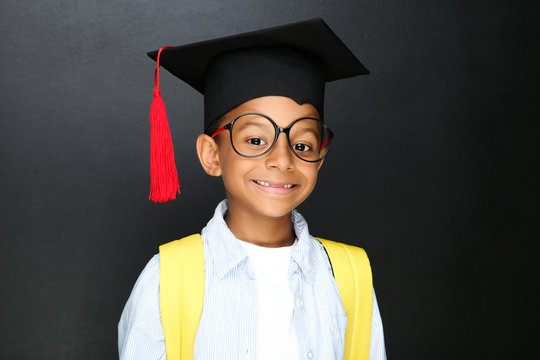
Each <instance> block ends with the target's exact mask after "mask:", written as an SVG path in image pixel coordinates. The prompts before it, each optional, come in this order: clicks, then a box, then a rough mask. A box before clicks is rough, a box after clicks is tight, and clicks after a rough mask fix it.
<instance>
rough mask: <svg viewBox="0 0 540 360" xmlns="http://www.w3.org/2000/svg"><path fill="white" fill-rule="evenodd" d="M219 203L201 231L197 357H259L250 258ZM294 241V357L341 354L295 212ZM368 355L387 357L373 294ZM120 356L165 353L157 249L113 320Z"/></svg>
mask: <svg viewBox="0 0 540 360" xmlns="http://www.w3.org/2000/svg"><path fill="white" fill-rule="evenodd" d="M226 211H227V202H226V201H225V200H224V201H222V202H221V203H220V204H219V205H218V207H217V208H216V211H215V213H214V217H213V218H212V219H211V220H210V221H209V222H208V224H207V226H206V227H205V228H204V229H203V230H202V233H201V235H202V240H203V246H204V266H205V290H204V291H205V293H204V294H205V295H204V303H203V313H202V316H201V320H200V322H199V327H198V330H197V335H196V338H195V346H194V358H195V359H231V360H232V359H251V360H255V359H256V358H257V328H258V327H257V325H258V298H257V286H256V283H255V277H254V275H253V271H252V269H251V266H250V264H249V256H248V255H247V253H246V252H245V250H244V249H243V248H242V246H241V245H240V243H239V241H238V240H237V239H236V238H235V237H234V235H233V234H232V233H231V231H230V230H229V228H228V227H227V225H226V223H225V221H224V219H223V216H224V214H225V213H226ZM292 221H293V225H294V230H295V233H296V236H297V241H296V242H295V244H294V245H293V247H292V249H291V260H290V262H289V269H288V275H289V284H290V288H291V290H292V293H293V296H294V299H295V301H294V304H295V305H294V306H295V308H294V315H293V321H294V326H295V328H296V333H297V339H298V350H299V354H300V359H304V358H306V359H329V360H330V359H342V358H343V351H344V339H345V329H346V326H347V316H346V314H345V309H344V308H343V305H342V303H341V298H340V296H339V290H338V287H337V284H336V282H335V280H334V277H333V275H332V269H331V265H330V262H329V260H328V256H327V255H326V252H325V250H324V248H323V246H322V245H321V244H320V243H319V242H318V241H317V240H316V239H315V238H313V237H312V236H311V235H310V234H309V230H308V227H307V224H306V221H305V220H304V218H303V217H302V216H301V215H300V214H299V213H298V212H297V211H293V213H292ZM372 312H373V315H372V327H371V347H370V359H371V360H379V359H386V352H385V348H384V335H383V328H382V321H381V317H380V314H379V308H378V305H377V300H376V297H375V293H373V309H372ZM118 348H119V353H120V359H121V360H124V359H141V360H142V359H144V360H150V359H156V360H157V359H163V360H165V359H166V355H165V342H164V335H163V329H162V326H161V317H160V310H159V254H158V255H155V256H154V257H153V258H152V259H151V260H150V262H149V263H148V264H147V265H146V267H145V269H144V270H143V272H142V273H141V275H140V276H139V278H138V280H137V282H136V283H135V286H134V288H133V291H132V293H131V295H130V297H129V300H128V302H127V303H126V306H125V308H124V311H123V312H122V316H121V318H120V322H119V324H118Z"/></svg>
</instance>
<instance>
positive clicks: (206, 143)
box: [197, 134, 221, 176]
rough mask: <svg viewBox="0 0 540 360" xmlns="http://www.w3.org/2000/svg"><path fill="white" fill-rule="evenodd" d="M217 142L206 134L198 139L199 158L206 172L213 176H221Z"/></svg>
mask: <svg viewBox="0 0 540 360" xmlns="http://www.w3.org/2000/svg"><path fill="white" fill-rule="evenodd" d="M218 148H219V147H218V144H217V143H216V141H215V140H214V139H213V138H211V137H210V136H208V135H206V134H201V135H199V137H197V156H198V157H199V161H200V162H201V165H202V167H203V169H204V171H205V172H206V173H207V174H208V175H211V176H221V165H220V162H219V151H218Z"/></svg>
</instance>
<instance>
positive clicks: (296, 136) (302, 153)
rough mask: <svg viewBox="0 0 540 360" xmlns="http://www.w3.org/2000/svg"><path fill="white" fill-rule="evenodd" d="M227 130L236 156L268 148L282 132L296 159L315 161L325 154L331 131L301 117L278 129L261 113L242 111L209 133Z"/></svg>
mask: <svg viewBox="0 0 540 360" xmlns="http://www.w3.org/2000/svg"><path fill="white" fill-rule="evenodd" d="M225 130H229V133H230V137H231V144H232V147H233V149H234V151H236V153H237V154H238V155H240V156H243V157H246V158H255V157H259V156H263V155H264V154H266V153H268V152H269V151H270V150H272V148H273V146H274V145H275V143H276V142H277V139H278V137H279V134H280V133H285V135H286V136H287V141H288V143H289V148H290V149H291V150H292V152H293V154H294V155H296V156H297V157H298V158H299V159H301V160H304V161H307V162H317V161H320V160H322V159H324V157H325V156H326V154H327V153H328V148H329V145H330V141H331V140H332V138H333V137H334V134H333V133H332V131H331V130H330V129H329V128H328V126H326V124H324V123H323V122H322V121H321V120H319V119H317V118H311V117H304V118H300V119H297V120H294V121H293V122H292V123H291V124H290V125H289V126H288V127H286V128H281V127H279V126H277V125H276V123H275V122H274V121H273V120H272V119H271V118H269V117H268V116H266V115H264V114H259V113H246V114H242V115H240V116H237V117H236V118H235V119H234V120H232V121H231V122H230V123H228V124H226V125H225V126H223V127H221V128H219V129H218V130H216V131H215V132H214V133H213V134H212V135H211V136H212V137H216V136H217V135H218V134H220V133H221V132H223V131H225Z"/></svg>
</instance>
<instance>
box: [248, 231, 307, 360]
mask: <svg viewBox="0 0 540 360" xmlns="http://www.w3.org/2000/svg"><path fill="white" fill-rule="evenodd" d="M295 241H296V240H295ZM240 244H241V245H242V247H243V248H244V250H245V251H246V252H247V253H248V255H249V261H250V265H251V268H252V269H253V272H254V275H255V278H256V283H257V297H258V299H259V325H258V343H257V349H258V351H257V360H276V359H280V360H288V359H291V360H292V359H295V360H296V359H298V358H299V355H298V341H297V339H296V329H295V327H294V322H293V309H294V298H293V294H292V292H291V289H290V287H289V279H288V269H289V262H290V258H291V249H292V245H291V246H285V247H279V248H267V247H263V246H257V245H253V244H251V243H248V242H245V241H240Z"/></svg>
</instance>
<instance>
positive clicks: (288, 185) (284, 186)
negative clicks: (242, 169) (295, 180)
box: [253, 180, 296, 189]
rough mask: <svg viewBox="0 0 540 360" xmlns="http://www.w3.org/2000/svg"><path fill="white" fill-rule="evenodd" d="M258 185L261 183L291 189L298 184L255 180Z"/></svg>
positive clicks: (266, 185) (271, 186)
mask: <svg viewBox="0 0 540 360" xmlns="http://www.w3.org/2000/svg"><path fill="white" fill-rule="evenodd" d="M253 182H254V183H256V184H257V185H261V186H264V187H268V188H277V189H290V188H293V187H295V186H296V184H287V183H272V182H268V181H264V180H253Z"/></svg>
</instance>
